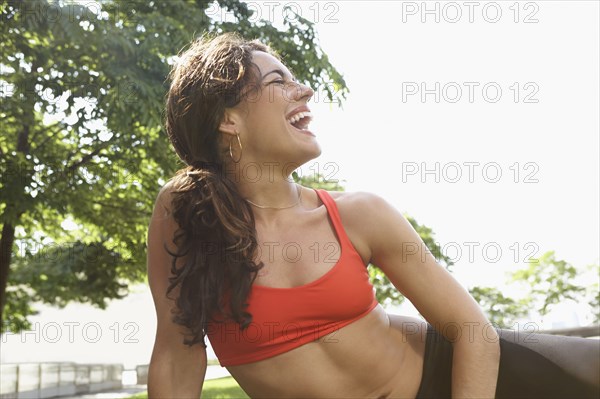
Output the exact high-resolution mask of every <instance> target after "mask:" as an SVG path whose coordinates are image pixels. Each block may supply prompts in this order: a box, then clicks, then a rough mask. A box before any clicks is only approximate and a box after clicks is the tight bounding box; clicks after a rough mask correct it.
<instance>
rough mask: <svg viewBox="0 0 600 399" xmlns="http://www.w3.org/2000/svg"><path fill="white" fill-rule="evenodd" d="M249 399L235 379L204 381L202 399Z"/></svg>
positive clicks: (142, 398) (140, 398)
mask: <svg viewBox="0 0 600 399" xmlns="http://www.w3.org/2000/svg"><path fill="white" fill-rule="evenodd" d="M204 398H207V399H208V398H210V399H249V396H248V395H246V393H245V392H244V391H243V390H242V388H240V386H239V385H238V383H237V382H236V381H235V380H234V379H233V377H224V378H216V379H214V380H207V381H204V385H203V386H202V399H204ZM128 399H148V393H147V392H143V393H138V394H136V395H133V396H130V397H129V398H128Z"/></svg>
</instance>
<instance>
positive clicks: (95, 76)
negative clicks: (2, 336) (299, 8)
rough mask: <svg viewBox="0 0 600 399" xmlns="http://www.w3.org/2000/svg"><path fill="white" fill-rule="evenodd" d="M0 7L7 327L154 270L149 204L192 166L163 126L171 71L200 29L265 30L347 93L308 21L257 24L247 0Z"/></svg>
mask: <svg viewBox="0 0 600 399" xmlns="http://www.w3.org/2000/svg"><path fill="white" fill-rule="evenodd" d="M215 6H217V7H220V8H222V9H223V10H227V11H229V12H230V13H232V14H233V16H234V18H235V20H236V22H234V23H233V22H228V21H226V20H219V19H218V18H214V16H212V17H211V15H209V14H211V13H210V12H209V10H211V9H214V7H215ZM0 16H1V23H0V47H1V51H0V68H1V72H2V74H1V75H0V88H1V91H0V101H1V102H2V107H1V110H0V121H1V126H0V130H1V131H2V134H1V135H0V175H1V176H2V177H1V179H0V228H1V230H2V233H1V234H2V235H1V237H0V319H1V320H2V324H1V325H0V327H1V328H2V329H3V330H6V329H10V330H13V331H18V330H19V329H20V328H22V327H23V326H24V325H26V317H27V315H28V314H31V313H32V312H33V310H32V309H31V307H30V306H29V305H28V303H29V301H33V300H41V301H44V302H48V303H52V304H57V305H63V304H65V303H66V302H68V301H71V300H76V301H83V302H89V303H92V304H94V305H96V306H103V304H104V303H105V300H106V299H109V298H118V297H120V296H122V295H124V294H125V293H126V290H125V286H126V282H127V281H131V282H133V281H140V280H141V279H143V278H144V277H145V238H146V237H145V235H146V228H147V222H148V218H149V216H150V213H151V210H152V205H153V202H154V199H155V196H156V193H157V192H158V190H159V188H160V186H161V185H162V184H163V183H164V181H165V179H166V178H167V177H169V176H171V175H172V174H173V173H174V172H175V170H176V169H178V168H179V167H181V164H180V163H179V162H178V160H177V159H176V157H175V154H174V152H173V151H172V150H171V148H170V145H169V143H168V140H167V139H166V135H165V133H164V129H163V115H162V113H163V101H164V96H165V94H166V90H167V89H168V83H169V82H167V80H166V78H167V74H168V71H169V68H170V63H171V62H172V60H173V57H174V56H176V55H177V54H178V53H179V51H180V50H181V49H183V48H184V47H185V46H186V45H187V44H188V43H190V41H191V40H192V39H193V38H194V37H196V36H198V35H200V34H202V33H204V32H209V33H221V32H226V31H237V32H239V33H240V34H242V35H243V36H244V37H247V38H260V39H262V40H263V41H264V42H266V43H268V44H270V45H271V46H272V47H273V48H274V49H275V50H276V51H278V52H279V53H280V54H281V55H282V56H283V57H284V59H285V60H286V61H288V62H289V63H290V67H291V68H292V69H293V71H294V73H295V74H296V76H297V77H298V79H299V80H300V81H303V82H304V83H307V84H310V85H311V86H312V87H314V88H316V89H317V90H321V91H322V93H321V94H322V96H323V97H325V95H326V96H327V98H329V100H330V101H334V100H341V99H343V98H345V95H346V93H347V88H346V84H345V82H344V79H343V77H342V75H341V74H340V73H339V72H338V71H337V70H336V68H334V67H333V66H332V65H331V63H330V62H329V60H328V59H327V56H326V55H325V54H324V53H323V51H322V50H321V49H320V47H319V46H318V44H315V43H317V40H316V39H317V38H316V33H315V31H314V28H313V26H312V25H311V24H310V23H309V22H308V21H306V20H304V19H302V18H300V17H298V18H286V19H285V20H284V30H283V31H281V30H278V29H276V28H275V27H274V26H273V25H272V24H271V22H269V21H262V22H257V23H251V22H250V21H249V19H250V18H251V17H252V16H253V11H252V10H250V9H248V7H247V5H246V4H244V3H241V2H238V1H233V0H221V1H216V2H208V1H194V0H170V1H145V0H144V1H126V2H117V1H98V2H67V1H53V2H49V1H44V0H28V1H7V2H3V3H2V4H1V5H0ZM94 250H97V253H96V254H95V255H90V253H92V252H93V251H94ZM89 256H93V257H94V260H95V261H94V262H88V260H89V259H88V257H89ZM11 270H12V273H9V272H10V271H11ZM7 286H8V287H9V292H10V294H9V295H8V297H6V296H5V293H6V287H7ZM7 299H9V300H10V301H11V303H9V304H8V307H7V310H8V314H7V315H6V314H4V313H3V310H4V305H5V304H6V300H7Z"/></svg>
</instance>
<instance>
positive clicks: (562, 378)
mask: <svg viewBox="0 0 600 399" xmlns="http://www.w3.org/2000/svg"><path fill="white" fill-rule="evenodd" d="M451 381H452V344H451V343H450V342H449V341H448V340H447V339H446V338H445V337H444V336H443V335H441V334H439V333H437V332H436V331H435V329H433V327H432V326H431V325H430V324H428V327H427V341H426V344H425V358H424V363H423V377H422V379H421V385H420V387H419V391H418V393H417V399H424V398H436V399H440V398H450V397H451V396H452V395H451V393H452V391H451ZM599 397H600V390H599V389H598V388H596V387H593V386H591V385H589V384H587V383H585V382H583V381H580V380H579V379H577V378H575V377H573V376H572V375H570V374H568V373H567V372H566V371H565V370H563V369H562V368H561V367H559V366H558V365H556V363H554V362H552V361H551V360H549V359H548V358H546V357H544V356H542V355H541V354H539V353H538V352H536V351H534V350H531V349H529V348H526V347H525V346H523V345H519V344H517V343H513V342H509V341H507V340H505V339H503V338H502V337H500V369H499V373H498V382H497V385H496V398H531V399H533V398H535V399H540V398H561V399H564V398H568V399H576V398H593V399H598V398H599Z"/></svg>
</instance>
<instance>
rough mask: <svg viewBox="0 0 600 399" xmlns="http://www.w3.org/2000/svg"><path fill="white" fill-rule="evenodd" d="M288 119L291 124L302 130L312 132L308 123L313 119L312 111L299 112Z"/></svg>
mask: <svg viewBox="0 0 600 399" xmlns="http://www.w3.org/2000/svg"><path fill="white" fill-rule="evenodd" d="M287 121H288V123H289V124H290V125H292V126H293V127H295V128H296V129H298V130H300V131H303V132H306V133H311V132H310V131H309V130H308V125H309V124H310V122H311V121H312V114H311V113H310V112H298V113H297V114H295V115H294V116H292V117H291V118H290V119H288V120H287ZM311 134H312V133H311Z"/></svg>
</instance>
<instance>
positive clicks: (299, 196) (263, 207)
mask: <svg viewBox="0 0 600 399" xmlns="http://www.w3.org/2000/svg"><path fill="white" fill-rule="evenodd" d="M296 189H297V191H298V200H297V201H296V202H295V203H293V204H292V205H288V206H281V207H279V206H265V205H258V204H255V203H254V202H252V201H250V200H249V199H248V198H245V199H246V201H248V202H249V203H250V204H252V205H254V206H255V207H257V208H260V209H288V208H292V207H294V206H296V205H298V204H299V203H300V199H301V198H302V190H301V189H300V186H299V185H298V184H296Z"/></svg>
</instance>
